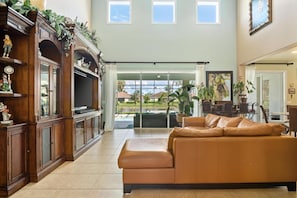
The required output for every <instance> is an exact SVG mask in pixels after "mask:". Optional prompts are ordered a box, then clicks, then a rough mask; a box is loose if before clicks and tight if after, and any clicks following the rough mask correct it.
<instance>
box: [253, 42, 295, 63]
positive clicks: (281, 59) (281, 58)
mask: <svg viewBox="0 0 297 198" xmlns="http://www.w3.org/2000/svg"><path fill="white" fill-rule="evenodd" d="M296 62H297V46H289V47H287V48H284V49H281V50H278V51H276V52H275V53H273V54H270V55H267V56H265V57H262V58H260V59H259V60H256V61H255V62H254V63H272V64H277V63H283V64H292V63H296Z"/></svg>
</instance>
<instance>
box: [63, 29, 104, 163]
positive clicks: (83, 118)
mask: <svg viewBox="0 0 297 198" xmlns="http://www.w3.org/2000/svg"><path fill="white" fill-rule="evenodd" d="M99 54H100V52H99V50H98V49H97V48H96V47H95V46H94V45H93V44H92V43H91V42H89V41H88V40H86V39H85V38H84V37H83V36H82V34H81V33H80V32H79V31H78V30H77V29H76V28H74V44H73V45H72V48H71V50H70V51H69V55H68V56H67V57H65V61H64V68H63V69H64V82H63V84H64V89H65V91H64V94H63V98H64V99H65V100H67V101H69V102H67V103H66V104H64V116H65V133H66V134H65V158H66V160H75V159H76V158H77V157H79V156H80V155H81V154H82V153H83V152H85V151H86V150H87V149H88V148H89V147H90V146H91V145H93V144H94V143H95V142H96V141H98V140H99V139H100V136H101V129H102V127H101V124H102V123H101V117H102V112H101V102H100V101H101V100H100V97H101V95H100V93H101V86H100V85H101V82H100V81H101V79H100V76H99V71H100V66H99V59H100V56H99Z"/></svg>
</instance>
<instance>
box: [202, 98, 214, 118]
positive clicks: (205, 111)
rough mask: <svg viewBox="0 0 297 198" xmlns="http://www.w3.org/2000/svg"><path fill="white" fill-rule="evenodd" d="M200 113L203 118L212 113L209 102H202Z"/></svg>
mask: <svg viewBox="0 0 297 198" xmlns="http://www.w3.org/2000/svg"><path fill="white" fill-rule="evenodd" d="M202 113H203V115H204V116H206V115H207V114H208V113H212V110H211V103H210V101H202Z"/></svg>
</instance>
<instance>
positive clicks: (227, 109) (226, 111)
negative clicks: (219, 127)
mask: <svg viewBox="0 0 297 198" xmlns="http://www.w3.org/2000/svg"><path fill="white" fill-rule="evenodd" d="M235 114H236V112H235V111H234V109H233V104H232V103H230V102H227V103H225V104H224V106H223V111H222V115H224V116H228V117H232V116H233V115H235Z"/></svg>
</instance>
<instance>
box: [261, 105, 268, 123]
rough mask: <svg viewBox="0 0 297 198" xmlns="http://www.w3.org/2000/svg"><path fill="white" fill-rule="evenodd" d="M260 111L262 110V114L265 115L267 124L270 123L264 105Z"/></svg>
mask: <svg viewBox="0 0 297 198" xmlns="http://www.w3.org/2000/svg"><path fill="white" fill-rule="evenodd" d="M260 109H261V111H262V114H263V117H264V120H265V123H268V116H267V114H266V111H265V109H264V107H263V105H260Z"/></svg>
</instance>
